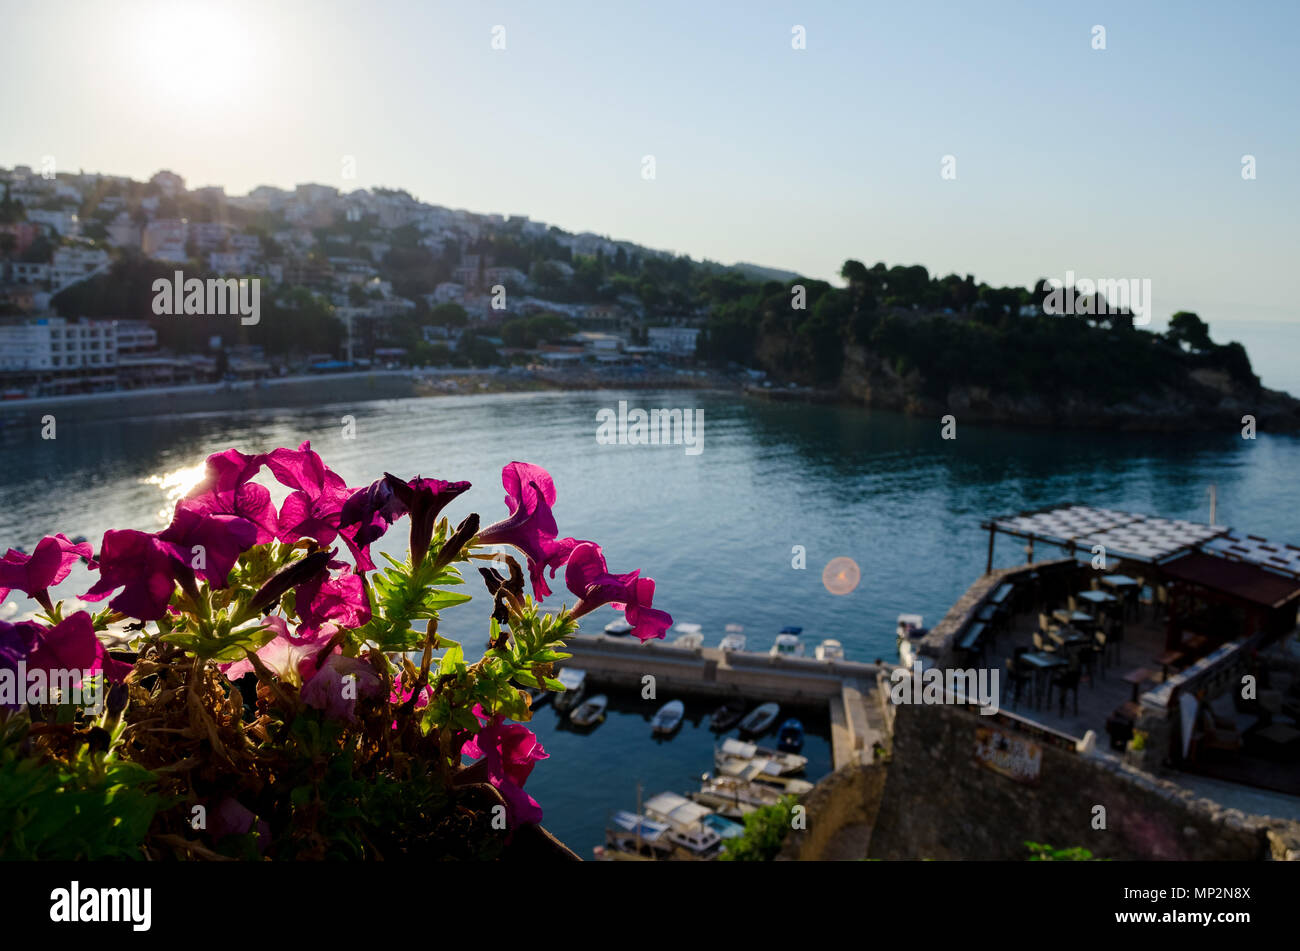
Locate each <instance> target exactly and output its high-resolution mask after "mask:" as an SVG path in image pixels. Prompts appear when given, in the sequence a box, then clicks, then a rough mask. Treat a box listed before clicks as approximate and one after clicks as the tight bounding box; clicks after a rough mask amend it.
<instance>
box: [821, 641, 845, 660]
mask: <svg viewBox="0 0 1300 951" xmlns="http://www.w3.org/2000/svg"><path fill="white" fill-rule="evenodd" d="M813 655H814V656H815V657H816V658H817V659H818V660H843V659H844V645H843V644H841V643H840V642H839V641H837V640H835V639H834V638H831V637H828V638H826V640H824V641H822V642H821V643H820V644H818V645H817V649H816V650H815V651H813Z"/></svg>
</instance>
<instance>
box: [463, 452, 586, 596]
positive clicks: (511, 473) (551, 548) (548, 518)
mask: <svg viewBox="0 0 1300 951" xmlns="http://www.w3.org/2000/svg"><path fill="white" fill-rule="evenodd" d="M501 482H502V484H503V485H504V486H505V490H506V498H505V502H506V506H507V507H508V508H509V509H510V516H509V517H508V518H505V519H502V520H501V521H499V522H497V523H495V524H493V525H489V526H488V527H487V528H485V529H483V531H481V532H479V535H478V541H479V543H480V544H482V545H511V546H513V547H514V548H517V549H518V550H519V551H520V552H521V553H522V554H523V555H524V557H525V558H527V559H528V575H529V578H530V579H531V581H532V583H533V596H534V597H536V598H537V600H538V601H541V600H543V599H544V598H545V597H546V596H547V595H549V594H550V593H551V588H550V585H548V584H547V583H546V576H545V574H544V571H545V569H547V568H550V569H551V577H552V578H554V577H555V572H556V571H557V570H558V569H559V568H561V567H563V565H564V563H565V562H566V561H568V559H569V556H570V554H571V553H572V551H573V549H574V548H575V547H576V546H577V545H578V544H579V542H578V541H577V540H576V539H573V538H564V539H557V538H556V536H557V535H558V534H559V528H558V527H557V526H556V524H555V516H554V514H552V512H551V506H552V505H554V504H555V483H554V482H553V481H552V480H551V474H550V473H549V472H547V471H546V470H545V469H543V468H542V467H541V466H535V465H532V464H531V463H527V462H512V463H510V464H509V465H508V466H506V467H505V468H504V469H502V470H501Z"/></svg>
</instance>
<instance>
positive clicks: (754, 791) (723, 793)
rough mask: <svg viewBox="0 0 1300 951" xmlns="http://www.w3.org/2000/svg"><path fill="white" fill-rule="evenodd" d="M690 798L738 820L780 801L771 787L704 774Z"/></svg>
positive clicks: (733, 778) (730, 777)
mask: <svg viewBox="0 0 1300 951" xmlns="http://www.w3.org/2000/svg"><path fill="white" fill-rule="evenodd" d="M691 798H692V799H694V800H695V801H696V802H698V803H702V804H703V805H706V806H708V807H710V808H711V809H714V810H715V811H717V812H718V813H720V814H721V815H724V816H727V817H729V818H740V817H743V816H746V815H748V814H749V813H751V812H753V811H754V810H755V809H757V808H759V807H760V806H771V805H774V804H776V803H778V802H780V801H781V793H780V792H779V791H778V790H776V789H773V788H772V787H771V786H763V785H758V784H756V783H748V782H745V781H744V780H743V779H738V778H736V777H735V776H710V775H709V774H708V773H705V774H704V776H703V778H702V779H701V781H700V789H699V792H696V793H693V794H692V795H691Z"/></svg>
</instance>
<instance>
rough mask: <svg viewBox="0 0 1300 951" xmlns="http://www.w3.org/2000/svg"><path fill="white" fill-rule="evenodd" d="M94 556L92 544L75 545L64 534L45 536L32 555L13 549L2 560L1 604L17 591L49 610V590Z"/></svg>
mask: <svg viewBox="0 0 1300 951" xmlns="http://www.w3.org/2000/svg"><path fill="white" fill-rule="evenodd" d="M93 556H94V550H93V549H92V548H91V547H90V545H89V544H81V545H76V544H73V543H72V542H71V541H70V540H69V539H68V538H67V537H66V536H64V535H46V536H45V537H44V538H42V539H41V540H40V541H39V542H37V543H36V548H35V550H34V551H33V552H32V553H31V554H30V555H27V554H24V553H23V552H20V551H17V550H16V549H13V548H10V549H9V551H7V552H6V553H5V556H4V558H0V603H3V602H4V599H5V598H7V597H9V592H10V591H11V590H13V589H14V588H17V589H18V590H19V591H21V592H23V593H24V594H26V595H27V596H28V597H30V598H34V599H36V600H37V601H38V602H40V604H41V606H42V607H45V608H46V609H47V610H48V609H49V608H50V605H49V603H48V602H49V593H48V589H50V588H52V587H54V586H55V585H56V584H58V583H59V582H60V581H62V580H63V579H64V578H66V577H68V572H70V571H71V570H72V565H73V564H74V563H75V562H76V561H77V559H79V558H84V559H85V560H86V561H90V560H91V558H92V557H93Z"/></svg>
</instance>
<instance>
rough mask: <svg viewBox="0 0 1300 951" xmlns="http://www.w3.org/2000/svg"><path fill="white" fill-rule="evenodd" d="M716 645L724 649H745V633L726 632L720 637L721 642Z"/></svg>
mask: <svg viewBox="0 0 1300 951" xmlns="http://www.w3.org/2000/svg"><path fill="white" fill-rule="evenodd" d="M718 647H720V648H722V649H723V650H724V651H743V650H744V649H745V635H744V634H728V635H727V636H726V637H724V638H723V639H722V642H721V643H720V644H718Z"/></svg>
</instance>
